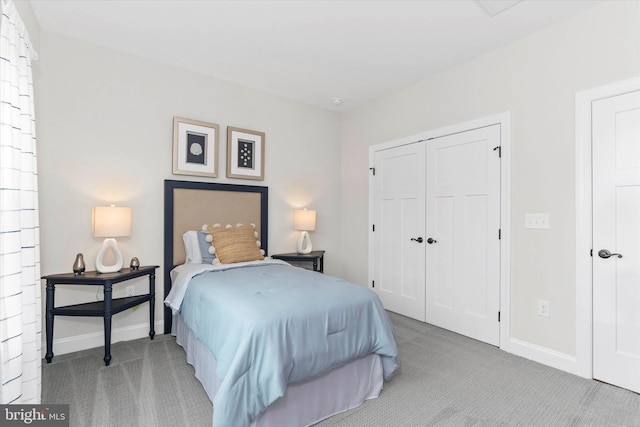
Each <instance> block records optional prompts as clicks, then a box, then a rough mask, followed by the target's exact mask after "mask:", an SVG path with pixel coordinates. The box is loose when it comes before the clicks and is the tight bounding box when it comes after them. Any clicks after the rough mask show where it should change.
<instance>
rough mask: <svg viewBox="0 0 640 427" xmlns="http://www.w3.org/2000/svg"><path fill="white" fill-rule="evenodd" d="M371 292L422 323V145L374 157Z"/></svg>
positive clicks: (394, 149) (395, 148)
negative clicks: (373, 229)
mask: <svg viewBox="0 0 640 427" xmlns="http://www.w3.org/2000/svg"><path fill="white" fill-rule="evenodd" d="M373 162H374V167H375V175H373V176H372V177H371V179H372V180H373V206H372V211H373V227H375V231H374V232H373V233H372V236H373V259H372V279H373V282H374V283H373V289H374V290H375V291H377V293H378V295H379V296H380V299H381V300H382V303H383V304H384V307H385V308H386V309H387V310H391V311H393V312H396V313H400V314H402V315H405V316H408V317H412V318H414V319H417V320H421V321H423V322H424V320H425V314H424V310H425V307H424V304H425V299H424V293H425V288H424V284H425V279H424V274H425V267H424V262H425V258H424V248H425V244H424V243H421V242H420V241H421V240H422V238H424V227H425V217H424V215H425V193H424V185H425V172H424V171H425V167H424V166H425V158H424V144H422V143H414V144H409V145H403V146H400V147H394V148H389V149H386V150H381V151H376V152H375V153H374V155H373Z"/></svg>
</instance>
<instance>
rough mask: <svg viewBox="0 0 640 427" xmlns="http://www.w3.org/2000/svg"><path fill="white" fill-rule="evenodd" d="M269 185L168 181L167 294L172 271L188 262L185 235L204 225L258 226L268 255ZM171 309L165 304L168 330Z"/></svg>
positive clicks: (165, 292) (166, 210)
mask: <svg viewBox="0 0 640 427" xmlns="http://www.w3.org/2000/svg"><path fill="white" fill-rule="evenodd" d="M268 194H269V189H268V188H267V187H260V186H251V185H234V184H216V183H207V182H193V181H172V180H165V182H164V297H165V298H166V297H167V295H168V294H169V291H170V290H171V277H170V274H169V273H170V272H171V270H172V269H173V268H174V267H175V266H176V265H179V264H182V263H184V261H185V251H184V243H183V241H182V235H183V234H184V233H185V232H186V231H189V230H200V229H201V227H202V225H204V224H208V225H213V224H215V223H220V224H222V225H223V226H224V225H226V224H231V225H236V224H237V223H243V224H250V223H253V224H255V225H256V230H258V233H259V240H260V241H261V242H262V249H264V251H265V254H267V253H268V251H267V242H268V235H267V230H268V218H267V212H268ZM171 320H172V316H171V310H170V309H169V308H166V307H165V313H164V324H165V330H164V333H165V334H167V333H170V332H171Z"/></svg>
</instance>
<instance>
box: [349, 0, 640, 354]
mask: <svg viewBox="0 0 640 427" xmlns="http://www.w3.org/2000/svg"><path fill="white" fill-rule="evenodd" d="M638 75H640V7H639V3H638V2H631V1H622V2H619V1H610V2H605V3H603V4H602V5H599V6H596V7H594V8H592V9H590V10H587V11H586V12H584V13H583V14H581V15H578V16H576V17H573V18H570V19H568V20H566V21H564V22H561V23H559V24H556V25H554V26H551V27H548V28H546V29H544V30H542V31H539V32H537V33H535V34H533V35H530V36H528V37H526V38H524V39H521V40H519V41H517V42H515V43H512V44H510V45H507V46H504V47H502V48H499V49H497V50H494V51H492V52H490V53H488V54H485V55H482V56H480V57H477V58H475V59H473V60H471V61H469V62H467V63H465V64H462V65H460V66H458V67H455V68H452V69H450V70H447V71H445V72H443V73H440V74H438V75H436V76H433V77H429V78H426V79H425V80H423V81H421V82H420V83H417V84H415V85H412V86H410V87H407V88H406V89H404V90H401V91H398V92H395V93H393V94H390V95H388V96H385V97H383V98H380V99H378V100H376V101H374V102H371V103H369V104H367V105H365V106H363V107H361V108H359V109H357V110H355V111H352V112H349V113H347V114H345V115H344V116H343V117H342V131H341V133H342V159H343V165H342V227H343V234H344V239H343V251H344V254H345V257H346V258H347V259H348V261H349V262H347V263H345V274H346V277H347V278H348V279H349V280H352V281H355V282H359V283H364V282H366V280H367V259H366V257H364V256H362V254H366V252H367V245H368V243H367V242H368V232H367V230H368V227H367V221H368V219H367V215H368V214H367V212H368V204H367V203H368V202H367V200H368V192H367V185H368V148H369V146H372V145H375V144H379V143H382V142H386V141H391V140H394V139H398V138H400V137H403V136H408V135H413V134H417V133H420V132H423V131H427V130H431V129H437V128H439V127H443V126H446V125H451V124H455V123H461V122H465V121H468V120H472V119H476V118H480V117H485V116H488V115H492V114H495V113H500V112H504V111H510V112H511V147H512V156H511V171H512V172H511V189H512V191H511V218H510V220H511V232H512V242H511V248H512V253H511V272H512V276H511V280H512V283H511V319H512V324H511V330H512V338H513V339H516V340H520V341H523V342H526V343H530V344H533V345H535V346H540V347H543V348H546V349H550V350H552V351H555V352H559V353H562V354H566V355H575V352H576V346H575V342H576V325H575V319H576V283H575V281H576V280H575V268H576V263H575V184H574V181H575V166H574V163H575V155H574V153H575V135H574V133H575V132H574V128H575V94H576V92H578V91H581V90H584V89H589V88H592V87H596V86H600V85H603V84H607V83H611V82H615V81H619V80H623V79H627V78H630V77H633V76H638ZM347 159H348V161H346V160H347ZM525 213H549V214H550V215H551V229H550V230H527V229H525V228H524V215H525ZM356 254H357V255H356ZM538 299H544V300H547V301H549V302H550V312H551V316H550V317H549V318H544V317H539V316H538V315H537V313H536V310H537V300H538Z"/></svg>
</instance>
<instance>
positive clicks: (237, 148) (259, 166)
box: [227, 126, 265, 181]
mask: <svg viewBox="0 0 640 427" xmlns="http://www.w3.org/2000/svg"><path fill="white" fill-rule="evenodd" d="M264 152H265V134H264V132H257V131H254V130H248V129H241V128H236V127H232V126H228V127H227V177H228V178H241V179H253V180H256V181H264Z"/></svg>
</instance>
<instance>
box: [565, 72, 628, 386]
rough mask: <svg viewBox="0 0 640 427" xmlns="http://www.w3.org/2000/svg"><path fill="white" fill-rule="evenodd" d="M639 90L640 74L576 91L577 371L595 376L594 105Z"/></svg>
mask: <svg viewBox="0 0 640 427" xmlns="http://www.w3.org/2000/svg"><path fill="white" fill-rule="evenodd" d="M636 90H640V77H634V78H631V79H628V80H623V81H619V82H616V83H611V84H607V85H604V86H599V87H596V88H593V89H587V90H583V91H581V92H577V93H576V164H575V166H576V230H575V231H576V372H575V373H576V374H577V375H580V376H582V377H585V378H593V311H592V310H593V257H592V256H591V254H590V252H591V249H592V248H593V215H592V213H593V200H592V191H593V187H592V181H591V179H592V170H591V161H592V157H591V146H592V135H591V105H592V103H593V102H595V101H598V100H600V99H605V98H611V97H613V96H617V95H622V94H624V93H628V92H633V91H636Z"/></svg>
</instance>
